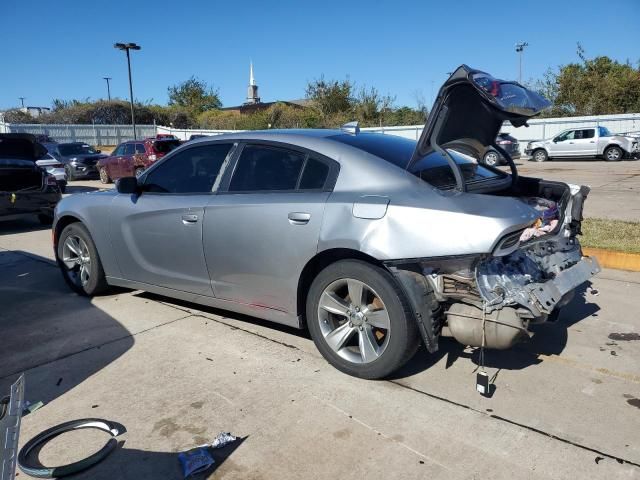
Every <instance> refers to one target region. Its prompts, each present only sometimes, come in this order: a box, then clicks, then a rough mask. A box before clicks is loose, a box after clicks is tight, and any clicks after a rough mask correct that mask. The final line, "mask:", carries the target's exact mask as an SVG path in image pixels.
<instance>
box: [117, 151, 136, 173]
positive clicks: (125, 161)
mask: <svg viewBox="0 0 640 480" xmlns="http://www.w3.org/2000/svg"><path fill="white" fill-rule="evenodd" d="M135 153H136V152H135V144H134V143H125V144H124V154H123V155H122V156H120V160H119V164H120V176H121V177H132V176H133V175H134V173H133V155H134V154H135Z"/></svg>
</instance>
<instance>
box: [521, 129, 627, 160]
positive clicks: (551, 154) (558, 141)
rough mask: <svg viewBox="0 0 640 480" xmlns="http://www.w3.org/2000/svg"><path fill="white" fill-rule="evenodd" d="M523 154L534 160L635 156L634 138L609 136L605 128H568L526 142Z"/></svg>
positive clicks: (611, 158)
mask: <svg viewBox="0 0 640 480" xmlns="http://www.w3.org/2000/svg"><path fill="white" fill-rule="evenodd" d="M524 153H525V154H526V155H530V156H531V158H532V159H533V160H535V161H536V162H544V161H546V160H548V159H550V158H562V157H598V158H604V159H605V160H607V161H610V162H615V161H618V160H622V159H623V158H638V156H639V155H640V149H639V147H638V138H637V137H632V136H626V135H613V134H612V133H611V132H609V130H608V129H607V128H605V127H589V128H572V129H571V130H564V131H563V132H560V133H559V134H558V135H556V136H555V137H553V138H550V139H547V140H537V141H533V142H529V143H528V144H527V146H526V148H525V151H524Z"/></svg>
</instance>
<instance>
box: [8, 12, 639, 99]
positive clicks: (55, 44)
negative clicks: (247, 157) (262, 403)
mask: <svg viewBox="0 0 640 480" xmlns="http://www.w3.org/2000/svg"><path fill="white" fill-rule="evenodd" d="M639 18H640V1H638V0H611V1H608V2H602V1H590V0H581V1H576V2H569V1H566V2H565V1H559V0H555V1H547V0H536V1H535V2H524V1H520V2H514V1H509V2H495V1H494V2H487V1H456V0H449V1H438V2H428V1H425V0H423V1H406V2H403V1H397V0H396V1H392V2H386V1H373V0H370V1H359V0H351V1H348V0H343V1H333V0H323V1H322V2H313V3H311V2H302V1H298V2H293V1H291V2H278V1H255V2H254V1H250V0H240V1H233V2H231V1H225V2H218V1H213V0H208V1H207V0H187V1H182V2H175V1H172V2H165V1H163V0H155V1H153V2H141V1H137V2H135V1H133V0H127V1H125V0H108V1H107V2H93V1H86V0H84V1H79V0H56V1H52V0H39V1H35V0H3V1H2V2H0V32H2V39H3V42H2V43H3V46H2V56H1V57H0V58H1V59H2V60H1V65H2V68H0V109H3V108H10V107H14V106H17V105H18V104H19V100H18V97H20V96H24V97H26V101H25V103H26V104H29V105H38V106H49V105H50V103H51V100H52V99H53V98H62V99H67V100H69V99H73V98H78V99H84V98H87V97H90V98H91V99H96V98H104V97H106V95H107V94H106V84H105V81H104V80H103V79H102V77H103V76H110V77H113V80H112V86H111V92H112V96H114V97H121V98H128V90H127V89H128V86H127V71H126V61H125V57H124V53H122V52H120V51H118V50H115V49H114V48H113V43H114V42H136V43H138V44H140V45H141V46H142V50H141V51H139V52H133V54H132V55H133V59H132V69H133V78H134V95H135V97H136V99H138V100H141V101H148V100H151V101H153V102H155V103H165V102H166V101H167V86H169V85H172V84H175V83H177V82H180V81H182V80H185V79H187V78H189V77H190V76H191V75H195V76H197V77H199V78H201V79H203V80H206V81H207V82H209V83H212V84H213V85H214V86H215V87H216V88H218V89H219V92H220V97H221V99H222V101H223V104H224V105H226V106H231V105H236V104H238V103H241V102H242V101H243V100H244V97H245V95H246V85H247V82H248V76H249V59H253V62H254V68H255V76H256V80H257V83H258V85H259V86H260V94H261V96H262V99H263V101H270V100H286V99H295V98H302V97H304V88H305V85H306V83H307V82H308V81H309V80H312V79H314V78H317V77H319V76H320V75H321V74H323V73H324V75H325V77H327V78H337V79H342V78H345V77H346V76H349V78H350V79H351V80H352V81H355V82H356V83H357V84H358V85H364V84H366V85H368V86H375V87H376V88H378V90H380V92H381V93H389V94H392V95H395V96H396V104H397V105H411V106H414V105H415V104H416V93H417V94H419V95H420V94H421V95H422V96H423V97H424V99H425V100H426V101H428V102H429V101H430V100H431V99H432V93H433V90H434V89H435V90H437V88H438V86H439V85H440V84H441V83H442V82H443V81H444V80H445V78H446V72H448V71H451V70H453V69H454V68H455V67H456V66H457V65H459V64H461V63H467V64H469V65H471V66H473V67H475V68H480V69H482V70H486V71H488V72H490V73H492V74H494V75H495V76H499V77H502V78H507V79H515V78H516V77H517V72H518V58H517V55H516V53H515V52H514V44H515V43H516V42H517V41H521V40H524V41H527V42H529V44H530V46H529V47H528V49H527V50H526V51H525V57H524V68H523V70H524V72H523V78H524V79H529V78H531V77H539V76H541V75H542V73H543V72H544V71H545V70H546V69H547V68H548V67H550V66H551V67H555V66H557V65H560V64H564V63H568V62H572V61H575V60H576V59H577V57H576V54H575V52H576V42H581V43H582V45H583V46H584V48H585V50H586V52H587V55H588V56H595V55H609V56H611V57H613V58H615V59H618V60H620V61H625V60H627V59H629V60H631V61H632V62H633V63H636V62H638V60H640V48H638V47H639V46H640V40H638V31H639V27H638V19H639ZM432 85H433V87H432Z"/></svg>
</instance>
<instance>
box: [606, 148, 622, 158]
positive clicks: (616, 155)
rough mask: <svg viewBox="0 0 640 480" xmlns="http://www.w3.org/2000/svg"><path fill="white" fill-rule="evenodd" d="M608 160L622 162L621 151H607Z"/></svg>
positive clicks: (612, 149) (611, 149) (614, 149)
mask: <svg viewBox="0 0 640 480" xmlns="http://www.w3.org/2000/svg"><path fill="white" fill-rule="evenodd" d="M607 160H620V150H618V149H617V148H610V149H609V150H607Z"/></svg>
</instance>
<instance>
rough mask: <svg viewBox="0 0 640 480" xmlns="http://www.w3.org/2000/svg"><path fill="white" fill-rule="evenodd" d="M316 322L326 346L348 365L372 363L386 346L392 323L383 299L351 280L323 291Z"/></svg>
mask: <svg viewBox="0 0 640 480" xmlns="http://www.w3.org/2000/svg"><path fill="white" fill-rule="evenodd" d="M318 321H319V324H320V330H321V332H322V335H323V337H324V340H325V341H326V343H327V345H328V346H329V347H330V348H331V349H332V350H333V351H334V352H336V353H337V354H338V355H339V356H340V357H342V358H343V359H345V360H347V361H349V362H353V363H358V364H362V363H370V362H373V361H375V360H376V359H378V358H379V357H380V355H382V354H383V353H384V351H385V350H386V348H387V345H388V344H389V333H390V326H391V320H390V318H389V312H388V311H387V309H386V307H385V305H384V303H383V302H382V299H381V298H380V296H379V295H378V294H377V293H376V292H375V291H374V290H373V289H372V288H371V287H370V286H369V285H367V284H366V283H364V282H361V281H359V280H355V279H353V278H343V279H340V280H336V281H334V282H332V283H331V284H329V286H327V287H326V288H325V289H324V291H323V292H322V295H321V297H320V302H319V304H318Z"/></svg>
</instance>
